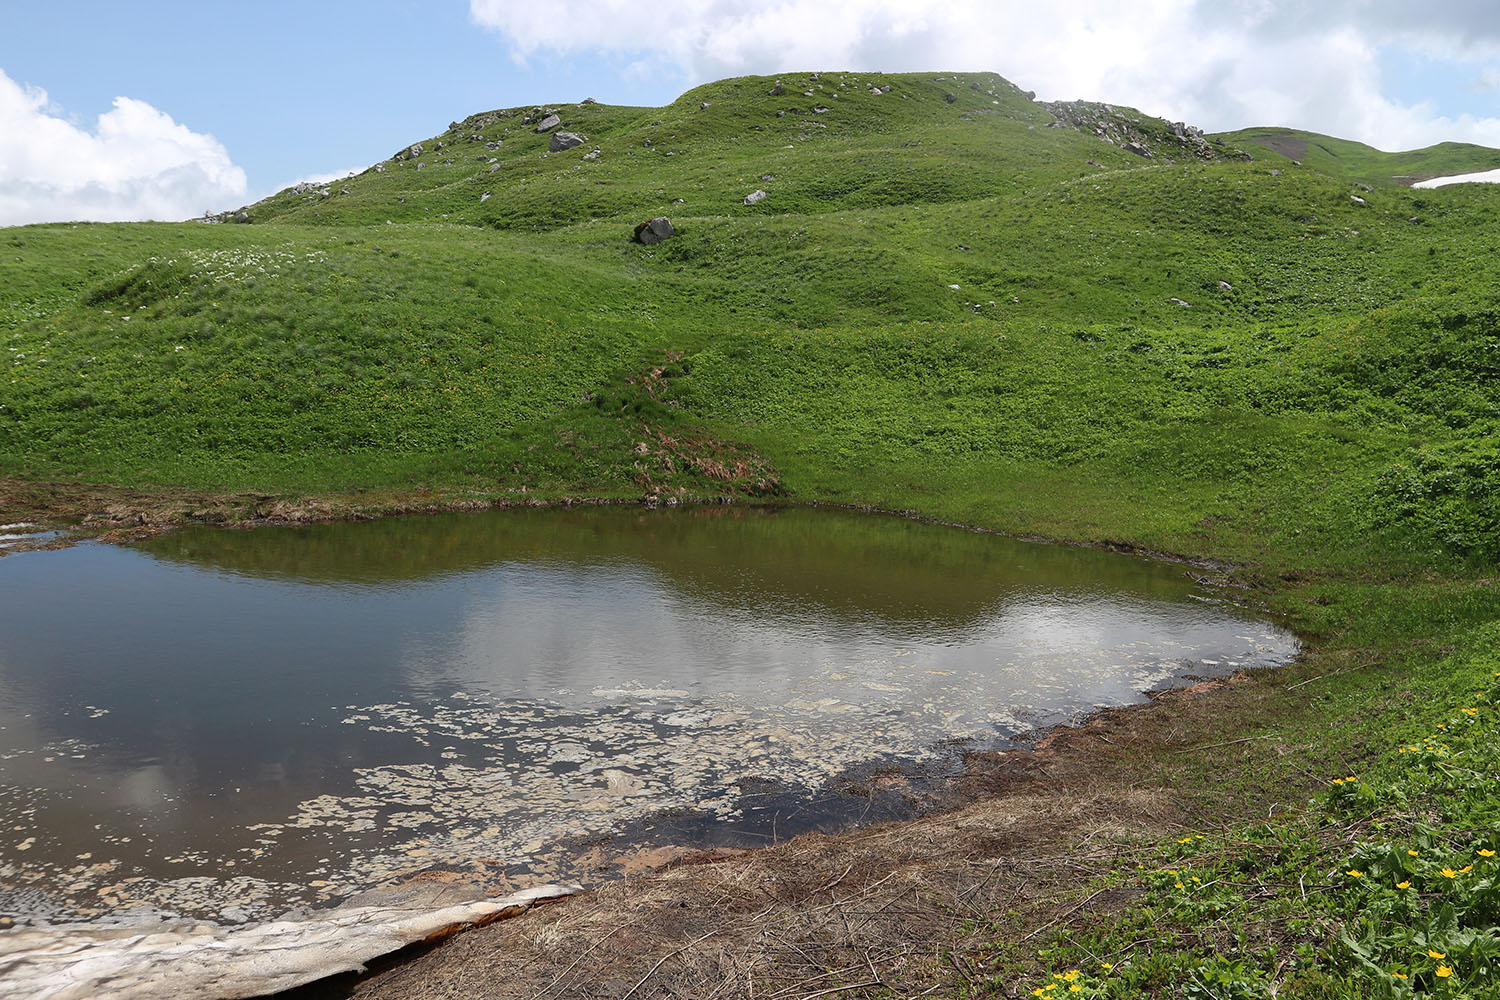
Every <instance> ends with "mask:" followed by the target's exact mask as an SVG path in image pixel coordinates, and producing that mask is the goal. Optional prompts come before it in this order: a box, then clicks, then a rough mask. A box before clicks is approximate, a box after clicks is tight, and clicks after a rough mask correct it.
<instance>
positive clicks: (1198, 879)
mask: <svg viewBox="0 0 1500 1000" xmlns="http://www.w3.org/2000/svg"><path fill="white" fill-rule="evenodd" d="M1193 881H1194V882H1202V881H1203V880H1202V879H1201V878H1199V877H1198V876H1196V875H1194V876H1193Z"/></svg>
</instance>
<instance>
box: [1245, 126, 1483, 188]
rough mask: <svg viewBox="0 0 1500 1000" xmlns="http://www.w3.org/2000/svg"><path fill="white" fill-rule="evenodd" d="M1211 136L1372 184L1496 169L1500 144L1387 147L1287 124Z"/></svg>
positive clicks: (1262, 156)
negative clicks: (1391, 150)
mask: <svg viewBox="0 0 1500 1000" xmlns="http://www.w3.org/2000/svg"><path fill="white" fill-rule="evenodd" d="M1215 138H1219V139H1223V140H1224V141H1225V142H1227V143H1233V144H1234V145H1236V146H1241V147H1244V148H1245V149H1247V150H1249V151H1250V152H1251V153H1253V154H1254V156H1255V157H1256V158H1257V159H1261V160H1268V161H1271V162H1274V163H1281V162H1286V161H1291V160H1296V161H1298V162H1299V163H1301V164H1302V165H1304V166H1307V167H1311V168H1312V169H1314V170H1319V171H1321V172H1323V173H1325V174H1329V175H1331V176H1334V177H1344V178H1348V179H1350V180H1355V181H1361V182H1363V183H1365V184H1371V185H1388V184H1399V185H1405V186H1410V185H1412V184H1415V183H1416V182H1417V181H1424V180H1427V179H1429V178H1432V177H1446V176H1448V175H1450V174H1468V173H1478V172H1480V171H1484V170H1496V169H1500V150H1496V149H1491V148H1489V147H1488V146H1476V145H1473V144H1472V143H1467V142H1440V143H1438V144H1437V145H1434V146H1428V147H1427V148H1425V149H1413V150H1410V151H1408V152H1404V153H1387V152H1383V151H1382V150H1379V149H1376V148H1375V147H1374V146H1367V145H1365V144H1364V143H1362V142H1354V141H1353V140H1351V139H1336V138H1334V137H1333V136H1331V135H1320V134H1319V133H1317V132H1303V131H1301V130H1298V129H1288V128H1246V129H1240V130H1239V131H1237V132H1222V133H1219V134H1218V135H1216V136H1215Z"/></svg>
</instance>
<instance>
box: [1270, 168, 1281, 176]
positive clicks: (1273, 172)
mask: <svg viewBox="0 0 1500 1000" xmlns="http://www.w3.org/2000/svg"><path fill="white" fill-rule="evenodd" d="M1271 176H1272V177H1280V176H1281V171H1280V170H1272V171H1271Z"/></svg>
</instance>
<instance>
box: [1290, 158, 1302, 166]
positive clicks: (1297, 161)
mask: <svg viewBox="0 0 1500 1000" xmlns="http://www.w3.org/2000/svg"><path fill="white" fill-rule="evenodd" d="M1292 166H1294V167H1300V166H1302V161H1301V160H1293V161H1292Z"/></svg>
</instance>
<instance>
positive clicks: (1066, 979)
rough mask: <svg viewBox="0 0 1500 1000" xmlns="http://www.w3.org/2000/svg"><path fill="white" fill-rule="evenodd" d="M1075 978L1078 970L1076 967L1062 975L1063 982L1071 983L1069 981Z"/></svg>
mask: <svg viewBox="0 0 1500 1000" xmlns="http://www.w3.org/2000/svg"><path fill="white" fill-rule="evenodd" d="M1077 978H1078V970H1077V969H1073V970H1072V971H1071V972H1068V973H1067V974H1066V975H1064V976H1063V982H1065V983H1071V982H1073V981H1074V980H1075V979H1077Z"/></svg>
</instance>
